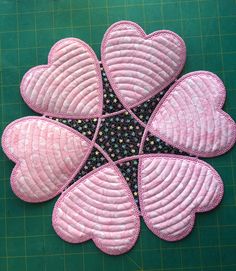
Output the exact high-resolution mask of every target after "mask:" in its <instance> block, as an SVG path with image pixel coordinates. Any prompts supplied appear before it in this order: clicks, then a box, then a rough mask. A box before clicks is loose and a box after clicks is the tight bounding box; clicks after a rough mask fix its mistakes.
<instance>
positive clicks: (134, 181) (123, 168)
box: [117, 160, 139, 207]
mask: <svg viewBox="0 0 236 271" xmlns="http://www.w3.org/2000/svg"><path fill="white" fill-rule="evenodd" d="M117 166H118V168H119V169H120V172H121V173H122V175H123V176H124V178H125V180H126V181H127V183H128V186H129V188H130V189H131V192H132V194H133V196H134V200H135V202H136V204H137V205H138V207H139V200H138V160H130V161H127V162H124V163H121V164H118V165H117Z"/></svg>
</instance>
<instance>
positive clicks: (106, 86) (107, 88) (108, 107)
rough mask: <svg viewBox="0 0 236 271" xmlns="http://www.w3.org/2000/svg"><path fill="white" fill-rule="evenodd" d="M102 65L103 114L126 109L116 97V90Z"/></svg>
mask: <svg viewBox="0 0 236 271" xmlns="http://www.w3.org/2000/svg"><path fill="white" fill-rule="evenodd" d="M100 67H101V73H102V82H103V115H105V114H107V113H113V112H117V111H120V110H122V109H124V107H123V105H122V104H121V103H120V101H119V99H118V98H117V97H116V95H115V92H114V91H113V89H112V88H111V85H110V83H109V81H108V79H107V76H106V73H105V71H104V68H103V66H102V65H100Z"/></svg>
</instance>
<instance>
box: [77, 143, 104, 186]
mask: <svg viewBox="0 0 236 271" xmlns="http://www.w3.org/2000/svg"><path fill="white" fill-rule="evenodd" d="M106 163H107V160H106V158H105V157H104V156H103V155H102V154H101V153H100V152H99V151H98V150H97V149H95V148H93V149H92V151H91V153H90V155H89V157H88V159H87V161H86V162H85V164H84V166H83V167H82V168H81V170H80V171H79V172H78V174H77V175H76V177H75V178H74V180H73V182H75V181H77V180H78V179H80V178H81V177H83V176H85V175H86V174H88V173H89V172H90V171H92V170H94V169H96V168H98V167H100V166H102V165H105V164H106Z"/></svg>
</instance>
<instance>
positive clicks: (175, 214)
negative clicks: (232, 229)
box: [139, 154, 223, 241]
mask: <svg viewBox="0 0 236 271" xmlns="http://www.w3.org/2000/svg"><path fill="white" fill-rule="evenodd" d="M222 196H223V183H222V180H221V178H220V176H219V175H218V174H217V172H216V171H215V170H214V169H213V168H212V167H211V166H210V165H208V164H207V163H204V162H203V161H200V160H197V159H194V158H187V157H184V156H178V155H162V154H160V155H158V154H154V155H152V156H149V157H144V158H141V159H140V165H139V198H140V207H141V212H142V215H143V218H144V221H145V223H146V224H147V226H148V228H149V229H150V230H151V231H152V232H153V233H154V234H156V235H157V236H159V237H160V238H162V239H165V240H168V241H176V240H179V239H182V238H184V237H185V236H186V235H188V234H189V233H190V231H191V230H192V228H193V225H194V219H195V213H196V212H206V211H209V210H212V209H213V208H215V207H216V206H217V205H218V204H219V203H220V201H221V198H222Z"/></svg>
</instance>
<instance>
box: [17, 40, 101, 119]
mask: <svg viewBox="0 0 236 271" xmlns="http://www.w3.org/2000/svg"><path fill="white" fill-rule="evenodd" d="M65 41H75V42H78V43H80V44H81V45H82V46H84V48H85V49H86V50H87V51H89V53H90V54H91V56H92V57H93V59H94V64H95V65H96V71H97V75H98V79H99V85H100V87H99V95H98V96H99V113H97V114H94V115H90V116H89V118H99V117H101V115H102V110H103V84H102V76H101V70H100V66H99V61H98V59H97V56H96V54H95V53H94V51H93V50H92V48H91V47H90V46H89V45H88V44H87V43H85V42H84V41H82V40H80V39H77V38H72V37H71V38H65V39H61V40H59V41H58V42H56V43H55V44H54V45H53V46H52V48H51V50H50V51H49V54H48V64H46V65H38V66H36V67H33V68H31V69H30V70H28V71H27V72H26V73H25V75H24V76H23V79H22V81H21V84H20V92H21V96H22V98H23V100H24V101H25V102H26V104H28V105H29V107H30V108H31V109H33V110H34V111H35V112H38V113H40V114H42V115H46V116H49V117H59V118H65V119H68V118H71V119H78V118H79V119H88V117H85V116H75V115H69V114H65V113H56V114H55V113H54V112H50V111H48V112H44V111H42V110H41V109H40V108H39V107H38V106H36V105H34V104H33V103H32V102H31V101H30V100H29V99H28V97H27V96H26V95H25V92H24V88H23V85H24V82H25V80H26V77H27V75H28V74H29V73H31V72H34V71H35V70H41V69H42V68H43V69H46V68H48V67H50V66H51V65H52V63H53V60H52V59H53V55H54V51H55V50H56V47H57V46H58V45H59V44H60V43H62V42H65Z"/></svg>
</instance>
